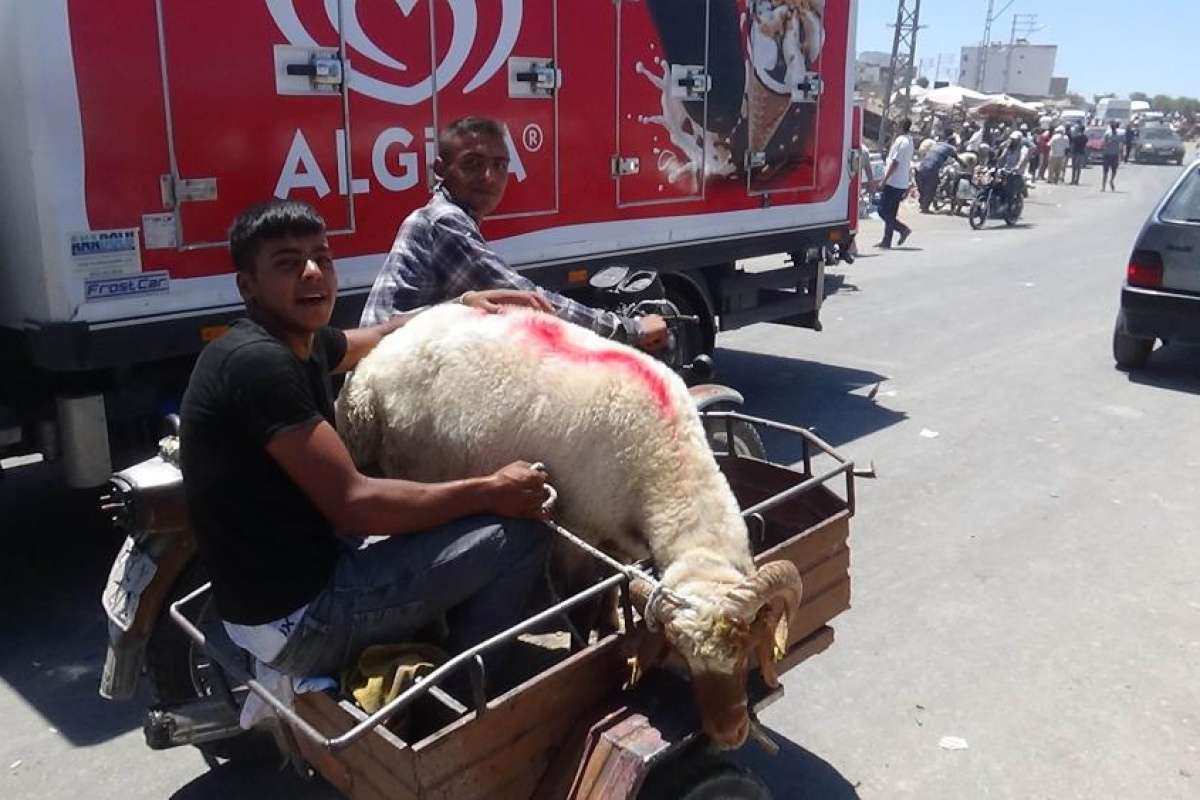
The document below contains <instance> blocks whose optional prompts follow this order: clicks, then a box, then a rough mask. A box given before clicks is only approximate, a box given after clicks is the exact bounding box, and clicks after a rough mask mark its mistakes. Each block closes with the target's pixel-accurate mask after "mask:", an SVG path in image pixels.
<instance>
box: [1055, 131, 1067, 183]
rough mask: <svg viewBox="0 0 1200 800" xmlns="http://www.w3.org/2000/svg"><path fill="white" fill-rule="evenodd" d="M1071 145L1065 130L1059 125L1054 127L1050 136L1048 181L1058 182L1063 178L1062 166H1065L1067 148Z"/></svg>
mask: <svg viewBox="0 0 1200 800" xmlns="http://www.w3.org/2000/svg"><path fill="white" fill-rule="evenodd" d="M1070 146H1071V142H1070V140H1069V139H1068V138H1067V132H1066V130H1064V129H1063V127H1062V126H1061V125H1060V126H1059V127H1058V128H1055V130H1054V135H1053V136H1051V137H1050V182H1051V183H1059V182H1061V181H1062V179H1063V168H1064V167H1065V166H1066V161H1067V149H1068V148H1069V147H1070Z"/></svg>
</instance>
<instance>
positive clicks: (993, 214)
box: [967, 167, 1025, 230]
mask: <svg viewBox="0 0 1200 800" xmlns="http://www.w3.org/2000/svg"><path fill="white" fill-rule="evenodd" d="M976 183H977V191H978V194H976V196H975V199H974V200H973V201H972V202H971V210H970V212H968V214H967V221H968V222H969V223H970V224H971V227H972V228H974V229H975V230H979V229H980V228H982V227H983V226H984V224H985V223H986V222H987V221H988V220H989V219H1003V220H1004V223H1005V224H1006V225H1010V226H1011V225H1016V224H1017V220H1019V219H1020V218H1021V212H1022V211H1024V210H1025V197H1024V192H1022V191H1021V185H1022V183H1021V178H1020V176H1019V175H1018V174H1017V173H1016V172H1014V171H1012V170H1009V169H999V168H996V167H993V168H991V169H988V170H986V171H984V172H983V173H982V176H981V177H979V178H977V180H976Z"/></svg>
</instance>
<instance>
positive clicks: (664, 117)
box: [634, 58, 736, 191]
mask: <svg viewBox="0 0 1200 800" xmlns="http://www.w3.org/2000/svg"><path fill="white" fill-rule="evenodd" d="M654 62H655V64H656V65H657V66H658V68H659V69H660V70H661V72H656V71H654V70H652V69H650V68H649V67H647V66H646V65H645V64H643V63H642V62H641V61H639V62H637V63H636V64H635V65H634V70H635V71H636V72H637V73H638V74H639V75H641V76H642V77H644V78H645V79H646V80H648V81H650V83H651V84H653V85H654V86H655V88H657V89H658V90H659V91H660V92H661V95H662V100H661V103H662V113H661V114H654V115H641V116H639V117H638V122H640V123H642V124H643V125H657V126H659V127H661V128H662V129H663V130H665V131H666V132H667V136H668V137H669V138H670V140H671V144H673V145H675V147H677V148H678V149H679V151H680V152H681V153H682V154H683V156H682V158H681V157H680V155H679V154H677V153H675V152H673V151H671V150H669V149H667V148H659V147H656V148H654V153H655V154H656V156H657V165H658V170H659V172H661V173H663V174H664V175H666V176H667V181H668V182H670V183H672V184H681V185H683V186H685V187H686V188H687V189H688V191H696V189H697V187H698V186H699V183H700V180H701V179H702V178H704V177H722V176H727V175H733V174H734V172H735V171H736V167H735V166H734V163H733V153H732V152H730V149H729V143H728V141H727V140H725V139H724V138H723V137H719V136H717V135H716V134H715V133H712V132H711V131H706V130H704V129H703V128H701V127H700V126H699V125H697V124H696V122H695V121H694V120H693V119H692V118H691V117H689V116H688V113H687V109H685V108H684V106H683V100H682V99H680V98H678V97H672V96H671V81H670V75H671V65H670V64H668V63H667V62H666V61H665V60H664V59H661V58H656V59H654Z"/></svg>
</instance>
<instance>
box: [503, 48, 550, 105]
mask: <svg viewBox="0 0 1200 800" xmlns="http://www.w3.org/2000/svg"><path fill="white" fill-rule="evenodd" d="M561 88H562V70H561V69H559V68H558V67H556V66H554V61H552V60H547V59H544V58H517V57H514V58H510V59H509V60H508V96H509V97H553V96H554V93H555V92H557V91H558V90H559V89H561Z"/></svg>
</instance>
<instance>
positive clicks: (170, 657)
mask: <svg viewBox="0 0 1200 800" xmlns="http://www.w3.org/2000/svg"><path fill="white" fill-rule="evenodd" d="M207 580H208V577H207V575H206V574H205V571H204V569H203V568H202V567H201V566H200V563H199V562H198V561H193V562H192V563H191V564H190V565H188V567H187V568H186V569H185V570H184V571H183V574H181V575H180V576H179V579H178V580H176V581H175V586H174V587H172V589H171V594H170V597H169V598H168V599H167V601H166V602H165V603H164V604H163V609H162V612H161V613H160V614H159V617H158V621H157V622H156V623H155V625H154V631H153V633H151V635H150V641H149V642H148V643H147V645H146V675H147V677H148V678H149V679H150V684H151V686H152V688H153V690H154V698H155V705H156V707H158V708H163V709H169V708H171V707H172V706H179V705H183V704H185V703H188V702H191V701H193V700H197V699H201V698H204V697H209V696H211V695H212V694H214V693H215V692H218V691H220V690H219V688H218V687H217V684H216V681H227V680H228V678H227V676H226V675H225V672H224V671H223V670H222V669H221V668H220V667H219V666H217V665H216V664H215V663H213V662H211V661H210V660H209V659H208V658H207V657H206V656H205V655H204V653H203V652H202V651H201V650H200V648H199V647H198V646H197V645H196V644H195V643H194V642H193V641H192V640H191V639H189V638H188V636H187V634H185V633H184V632H183V630H182V629H181V628H180V627H179V626H178V625H176V624H175V621H174V620H173V619H171V614H170V611H169V609H170V606H171V604H172V603H174V602H175V601H177V600H179V599H180V598H181V597H183V596H184V595H186V594H188V593H190V592H192V591H194V590H195V589H196V588H197V587H199V586H201V585H202V584H204V583H205V582H207ZM189 616H192V618H193V619H195V620H197V621H198V622H199V627H200V628H201V629H202V630H204V631H205V633H206V634H208V635H210V636H211V635H213V634H215V633H218V632H219V633H221V634H222V635H223V633H224V628H223V626H221V625H220V623H219V621H218V620H217V616H216V610H215V608H214V607H213V604H212V597H211V596H210V597H209V598H208V599H207V600H205V602H204V607H203V608H202V609H201V610H200V613H199V614H198V615H191V614H189ZM247 661H249V658H248V657H247ZM250 666H251V665H250V664H247V667H248V668H249V667H250ZM195 747H196V749H197V750H199V751H200V753H201V754H202V755H203V756H204V760H205V761H207V762H208V764H209V766H216V760H217V759H220V760H223V761H237V762H239V763H255V762H262V761H267V760H269V759H277V758H279V750H278V748H277V747H276V746H275V743H274V740H273V739H272V738H271V736H270V734H267V733H264V732H260V731H250V732H245V733H241V734H238V735H236V736H232V737H230V738H227V739H218V740H216V741H212V742H203V743H201V744H197V745H195Z"/></svg>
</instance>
